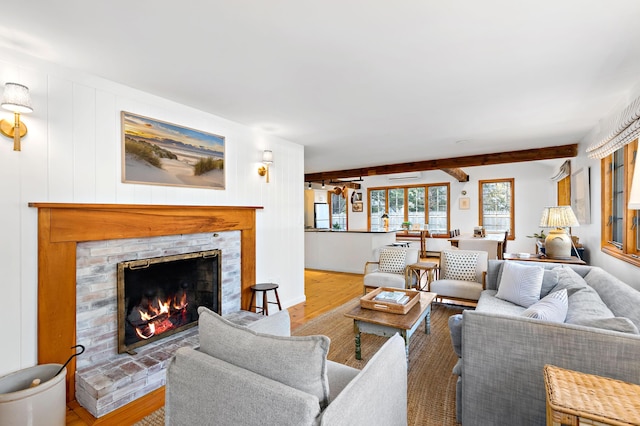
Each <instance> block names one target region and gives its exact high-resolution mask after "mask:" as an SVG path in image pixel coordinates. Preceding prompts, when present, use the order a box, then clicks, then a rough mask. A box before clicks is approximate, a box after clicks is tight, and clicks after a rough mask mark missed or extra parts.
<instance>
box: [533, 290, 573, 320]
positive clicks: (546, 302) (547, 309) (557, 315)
mask: <svg viewBox="0 0 640 426" xmlns="http://www.w3.org/2000/svg"><path fill="white" fill-rule="evenodd" d="M568 309H569V302H568V298H567V290H566V289H562V290H559V291H554V292H553V293H550V294H548V295H547V296H545V297H543V298H542V299H540V301H538V302H536V303H534V304H533V305H531V306H529V307H528V308H527V310H525V311H524V312H523V313H522V316H523V317H528V318H536V319H539V320H543V321H550V322H564V320H565V318H566V317H567V310H568Z"/></svg>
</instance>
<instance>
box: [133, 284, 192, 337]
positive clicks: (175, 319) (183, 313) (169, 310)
mask: <svg viewBox="0 0 640 426" xmlns="http://www.w3.org/2000/svg"><path fill="white" fill-rule="evenodd" d="M188 305H189V303H188V301H187V294H186V292H182V293H181V294H179V295H175V296H173V297H169V298H167V299H166V300H161V299H160V298H158V297H156V298H154V299H153V301H152V302H151V303H147V304H145V305H144V306H141V305H139V306H138V308H137V313H138V315H137V318H131V316H132V315H130V316H129V322H130V324H131V325H132V326H133V328H134V329H135V332H136V335H137V336H138V337H139V338H141V339H145V340H146V339H150V338H151V337H153V336H155V335H157V334H162V333H164V332H165V331H167V330H171V329H172V328H177V327H180V326H181V325H183V324H185V323H186V317H187V306H188ZM132 314H133V313H132ZM134 317H135V316H134Z"/></svg>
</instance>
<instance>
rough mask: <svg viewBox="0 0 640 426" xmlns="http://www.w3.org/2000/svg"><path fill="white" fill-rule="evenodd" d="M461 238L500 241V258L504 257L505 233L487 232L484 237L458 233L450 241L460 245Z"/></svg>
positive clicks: (456, 245) (454, 245)
mask: <svg viewBox="0 0 640 426" xmlns="http://www.w3.org/2000/svg"><path fill="white" fill-rule="evenodd" d="M461 240H492V241H497V242H498V248H497V250H498V253H497V254H498V259H502V253H503V247H502V246H503V244H504V233H502V232H501V233H499V234H485V236H484V237H477V236H474V235H473V234H460V235H456V236H455V237H451V238H449V242H450V243H451V245H452V246H453V247H458V243H459V242H460V241H461Z"/></svg>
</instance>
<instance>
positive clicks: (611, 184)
mask: <svg viewBox="0 0 640 426" xmlns="http://www.w3.org/2000/svg"><path fill="white" fill-rule="evenodd" d="M637 152H638V140H637V139H636V140H635V141H633V142H631V143H630V144H627V145H625V146H624V147H622V148H620V149H618V150H617V151H615V152H614V153H613V154H611V155H609V156H608V157H605V158H603V159H602V161H601V173H602V222H601V235H602V241H601V246H602V251H603V252H605V253H607V254H609V255H611V256H614V257H617V258H619V259H622V260H624V261H626V262H629V263H632V264H634V265H637V266H640V231H639V228H640V226H639V225H640V224H639V222H638V221H639V219H640V210H628V209H627V201H628V198H629V191H630V189H631V188H630V187H631V179H632V178H633V171H634V168H635V166H636V164H637Z"/></svg>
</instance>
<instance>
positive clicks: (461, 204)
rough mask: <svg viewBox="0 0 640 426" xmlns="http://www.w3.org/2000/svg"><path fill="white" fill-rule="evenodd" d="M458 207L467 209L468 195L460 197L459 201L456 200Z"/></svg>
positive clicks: (469, 204)
mask: <svg viewBox="0 0 640 426" xmlns="http://www.w3.org/2000/svg"><path fill="white" fill-rule="evenodd" d="M458 207H459V208H460V210H469V208H470V207H471V200H469V197H460V201H458Z"/></svg>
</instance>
